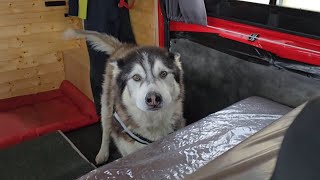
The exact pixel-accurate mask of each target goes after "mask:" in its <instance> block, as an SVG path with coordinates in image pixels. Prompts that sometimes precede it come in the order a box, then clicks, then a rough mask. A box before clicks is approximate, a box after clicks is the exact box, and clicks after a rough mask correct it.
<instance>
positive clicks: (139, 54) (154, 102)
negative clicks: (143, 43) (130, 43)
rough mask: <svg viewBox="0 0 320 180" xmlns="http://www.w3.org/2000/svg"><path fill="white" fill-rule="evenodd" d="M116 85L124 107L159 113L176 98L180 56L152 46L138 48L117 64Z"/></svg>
mask: <svg viewBox="0 0 320 180" xmlns="http://www.w3.org/2000/svg"><path fill="white" fill-rule="evenodd" d="M116 65H117V69H118V74H117V76H116V82H117V85H118V88H119V91H120V96H121V97H122V101H123V102H126V105H127V106H136V107H137V108H138V109H140V110H142V111H145V112H149V111H158V110H161V109H163V108H165V107H167V106H168V105H170V104H171V103H173V102H175V101H176V100H177V98H178V97H179V95H180V85H179V84H180V83H181V82H180V81H181V75H182V69H181V64H180V55H179V54H177V53H168V52H166V51H165V50H162V49H160V48H156V47H146V48H140V49H138V50H136V51H134V52H132V53H130V54H128V55H127V56H125V57H124V58H123V59H121V60H118V61H117V63H116Z"/></svg>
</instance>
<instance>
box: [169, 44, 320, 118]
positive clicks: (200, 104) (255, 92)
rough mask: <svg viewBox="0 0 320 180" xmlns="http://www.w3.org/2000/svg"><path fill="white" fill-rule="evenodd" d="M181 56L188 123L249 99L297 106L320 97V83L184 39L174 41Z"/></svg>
mask: <svg viewBox="0 0 320 180" xmlns="http://www.w3.org/2000/svg"><path fill="white" fill-rule="evenodd" d="M171 50H172V51H177V52H179V53H180V54H181V58H182V62H183V68H184V79H185V88H186V100H185V118H186V119H187V121H188V122H189V123H192V122H194V121H197V120H199V119H201V118H203V117H205V116H207V115H208V114H210V113H213V112H216V111H218V110H221V109H222V108H225V107H227V106H230V105H231V104H233V103H235V102H237V101H239V100H242V99H244V98H247V97H250V96H260V97H265V98H268V99H271V100H274V101H276V102H279V103H281V104H285V105H287V106H290V107H297V106H298V105H300V104H302V103H303V102H305V101H307V100H308V99H310V98H312V97H314V96H319V95H320V82H319V81H317V80H314V79H311V78H308V77H305V76H303V75H300V74H296V73H293V72H289V71H285V70H280V69H277V68H275V67H273V66H264V65H260V64H255V63H251V62H247V61H244V60H242V59H239V58H236V57H234V56H231V55H228V54H225V53H222V52H219V51H216V50H214V49H212V48H208V47H205V46H202V45H200V44H198V43H194V42H191V41H189V40H184V39H176V40H172V41H171Z"/></svg>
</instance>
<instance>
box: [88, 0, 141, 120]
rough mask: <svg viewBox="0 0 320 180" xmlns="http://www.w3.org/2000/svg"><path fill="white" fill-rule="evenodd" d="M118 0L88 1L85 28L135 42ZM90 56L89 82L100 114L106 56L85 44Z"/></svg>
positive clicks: (124, 40) (126, 13) (126, 16)
mask: <svg viewBox="0 0 320 180" xmlns="http://www.w3.org/2000/svg"><path fill="white" fill-rule="evenodd" d="M118 3H119V0H92V1H88V7H87V10H88V11H87V12H88V13H87V19H86V20H85V21H84V28H85V29H86V30H93V31H98V32H102V33H106V34H109V35H112V36H114V37H116V38H118V39H119V40H120V41H121V42H127V43H136V41H135V38H134V35H133V31H132V27H131V22H130V17H129V11H128V9H126V8H119V7H118ZM87 47H88V51H89V57H90V82H91V89H92V93H93V98H94V102H95V104H96V108H97V113H98V115H100V110H101V104H100V101H101V100H100V98H101V94H102V82H103V74H104V73H105V66H106V62H107V58H108V56H107V55H106V54H104V53H102V52H97V51H95V50H93V49H92V48H91V47H90V45H87Z"/></svg>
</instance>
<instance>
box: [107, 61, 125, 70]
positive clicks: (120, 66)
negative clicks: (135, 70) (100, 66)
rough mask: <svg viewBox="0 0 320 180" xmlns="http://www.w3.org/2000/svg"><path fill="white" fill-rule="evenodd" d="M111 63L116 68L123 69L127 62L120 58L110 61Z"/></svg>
mask: <svg viewBox="0 0 320 180" xmlns="http://www.w3.org/2000/svg"><path fill="white" fill-rule="evenodd" d="M109 64H110V65H111V66H113V67H114V68H118V69H121V68H122V67H123V66H124V64H125V63H124V60H122V59H118V60H113V61H111V62H109Z"/></svg>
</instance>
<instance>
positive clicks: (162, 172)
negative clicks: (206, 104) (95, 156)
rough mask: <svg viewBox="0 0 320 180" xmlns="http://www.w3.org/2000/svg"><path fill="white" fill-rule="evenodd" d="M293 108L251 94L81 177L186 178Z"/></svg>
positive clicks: (92, 178) (154, 179)
mask: <svg viewBox="0 0 320 180" xmlns="http://www.w3.org/2000/svg"><path fill="white" fill-rule="evenodd" d="M289 111H291V108H289V107H287V106H284V105H281V104H279V103H276V102H274V101H270V100H268V99H265V98H261V97H254V96H253V97H249V98H247V99H244V100H242V101H239V102H237V103H235V104H233V105H232V106H230V107H227V108H225V109H223V110H221V111H218V112H216V113H213V114H211V115H209V116H207V117H205V118H203V119H200V120H199V121H197V122H195V123H193V124H191V125H189V126H187V127H185V128H182V129H179V130H178V131H175V132H173V133H171V134H169V135H168V136H166V137H164V138H162V139H160V140H158V141H156V142H154V143H152V144H150V145H148V146H146V147H145V148H142V149H141V150H139V151H137V152H134V153H132V154H130V155H128V156H125V157H123V158H121V159H119V160H117V161H113V162H111V163H109V164H107V165H105V166H102V167H99V168H98V169H96V170H95V171H92V172H90V173H88V174H86V175H84V176H82V177H81V178H79V180H96V179H146V180H149V179H150V180H151V179H152V180H157V179H183V178H184V176H185V175H187V174H190V173H192V172H194V171H196V170H197V169H198V168H200V167H201V166H203V165H205V164H207V163H208V162H210V161H212V160H214V159H216V158H217V157H219V156H220V155H222V154H223V153H225V152H227V151H228V150H230V149H231V148H233V147H235V146H236V145H238V144H239V143H241V142H242V141H244V140H245V139H247V138H248V137H250V136H251V135H253V134H255V133H257V132H258V131H260V130H261V129H263V128H265V127H267V126H268V125H269V124H271V123H273V122H274V121H276V120H278V119H279V118H281V117H282V116H283V115H284V114H286V113H288V112H289Z"/></svg>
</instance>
